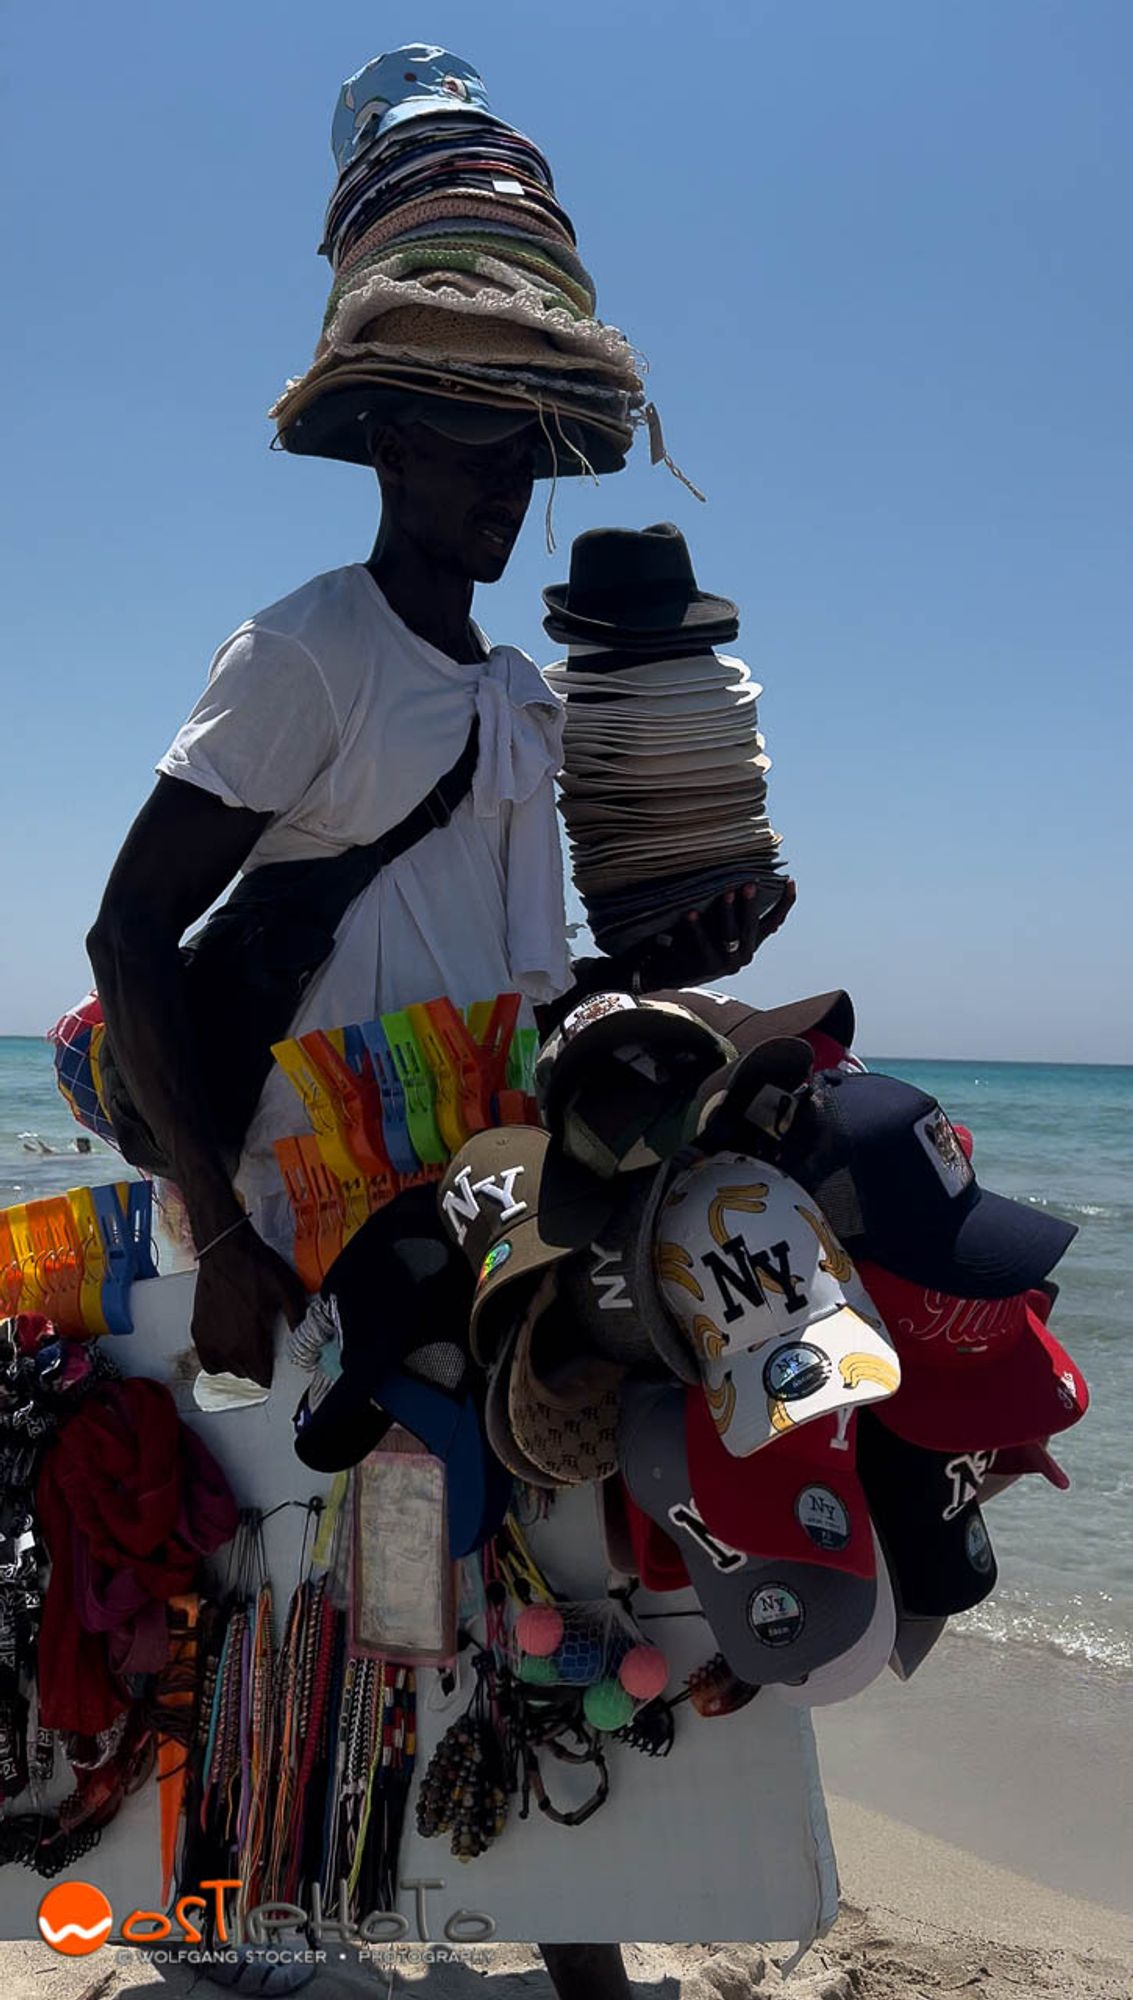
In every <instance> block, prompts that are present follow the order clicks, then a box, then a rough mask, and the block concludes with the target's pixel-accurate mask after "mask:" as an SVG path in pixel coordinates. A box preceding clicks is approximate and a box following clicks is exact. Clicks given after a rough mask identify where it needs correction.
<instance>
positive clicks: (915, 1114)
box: [783, 1070, 1077, 1299]
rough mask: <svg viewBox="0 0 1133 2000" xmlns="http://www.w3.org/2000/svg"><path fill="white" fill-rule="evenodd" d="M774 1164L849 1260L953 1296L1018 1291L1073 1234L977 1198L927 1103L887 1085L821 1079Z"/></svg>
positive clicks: (932, 1101) (956, 1148) (1025, 1211)
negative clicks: (810, 1201)
mask: <svg viewBox="0 0 1133 2000" xmlns="http://www.w3.org/2000/svg"><path fill="white" fill-rule="evenodd" d="M783 1164H784V1166H786V1167H787V1169H788V1171H789V1172H790V1173H791V1174H793V1175H794V1178H795V1179H796V1180H797V1181H800V1182H801V1183H802V1185H803V1186H804V1187H805V1188H807V1189H809V1191H810V1193H811V1194H812V1195H813V1196H814V1197H815V1200H816V1201H817V1202H819V1203H820V1205H821V1207H822V1208H823V1210H824V1212H825V1214H826V1215H827V1217H828V1218H829V1221H830V1224H831V1227H832V1228H833V1230H834V1232H835V1234H836V1235H837V1237H838V1238H839V1240H840V1242H842V1243H843V1244H844V1245H845V1247H846V1249H847V1250H849V1252H850V1253H851V1255H852V1256H854V1257H868V1258H869V1260H870V1261H871V1262H872V1263H875V1264H882V1265H884V1267H885V1269H886V1270H887V1271H893V1272H895V1273H896V1274H897V1276H898V1277H902V1278H910V1279H912V1280H914V1281H915V1282H916V1283H918V1284H921V1285H932V1286H935V1287H937V1288H938V1289H939V1290H941V1291H944V1292H950V1293H953V1294H954V1295H955V1296H957V1297H958V1298H967V1299H995V1298H1008V1297H1010V1296H1011V1295H1012V1294H1013V1293H1016V1292H1024V1291H1027V1290H1028V1289H1029V1288H1030V1287H1031V1286H1033V1285H1037V1284H1038V1283H1039V1282H1040V1280H1041V1279H1043V1278H1045V1277H1047V1276H1048V1274H1049V1273H1050V1272H1051V1271H1052V1270H1053V1268H1054V1266H1055V1265H1056V1264H1057V1262H1058V1260H1059V1258H1060V1257H1061V1256H1062V1255H1063V1253H1064V1252H1065V1250H1066V1249H1067V1247H1068V1245H1069V1244H1070V1243H1071V1242H1073V1240H1074V1237H1075V1235H1076V1234H1077V1230H1076V1228H1075V1226H1074V1224H1073V1223H1070V1222H1064V1221H1063V1220H1062V1218H1061V1217H1060V1216H1055V1215H1050V1214H1048V1213H1047V1212H1046V1211H1045V1210H1043V1209H1039V1208H1031V1207H1029V1206H1027V1205H1026V1204H1025V1203H1023V1202H1017V1201H1009V1200H1008V1199H1007V1198H1006V1196H1004V1195H998V1194H991V1193H989V1191H988V1190H987V1189H986V1188H982V1187H981V1186H980V1184H979V1182H978V1181H977V1179H976V1176H975V1173H974V1171H973V1169H972V1165H971V1162H970V1161H969V1159H968V1158H967V1155H966V1153H965V1151H964V1147H963V1145H962V1144H961V1142H960V1139H959V1138H958V1136H957V1134H956V1132H955V1130H954V1128H953V1126H952V1125H951V1124H950V1122H949V1120H948V1118H947V1117H946V1116H945V1113H944V1112H943V1111H942V1110H941V1107H940V1105H939V1104H938V1103H937V1100H936V1098H935V1097H930V1096H928V1094H927V1093H926V1092H925V1091H923V1090H918V1089H916V1087H915V1086H914V1085H913V1084H910V1083H902V1082H900V1081H899V1080H898V1078H896V1077H893V1076H883V1075H880V1074H878V1073H876V1072H873V1073H870V1074H860V1075H856V1076H847V1075H845V1074H843V1073H842V1072H841V1071H839V1070H823V1071H821V1072H820V1073H819V1075H818V1076H816V1077H815V1079H814V1082H813V1084H812V1086H811V1091H810V1098H809V1103H808V1106H807V1107H806V1111H805V1114H800V1116H799V1117H797V1118H796V1119H795V1122H794V1124H793V1126H792V1128H791V1132H790V1134H789V1136H788V1139H787V1141H786V1143H785V1146H784V1150H783Z"/></svg>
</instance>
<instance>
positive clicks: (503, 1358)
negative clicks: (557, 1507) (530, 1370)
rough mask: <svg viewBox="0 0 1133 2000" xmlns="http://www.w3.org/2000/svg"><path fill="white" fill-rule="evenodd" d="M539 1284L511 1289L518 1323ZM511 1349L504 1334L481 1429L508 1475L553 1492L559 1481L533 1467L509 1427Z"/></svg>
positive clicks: (490, 1372) (492, 1369)
mask: <svg viewBox="0 0 1133 2000" xmlns="http://www.w3.org/2000/svg"><path fill="white" fill-rule="evenodd" d="M539 1282H540V1281H539V1280H538V1279H536V1280H535V1281H534V1282H533V1283H532V1284H529V1285H528V1286H527V1287H521V1286H518V1285H513V1286H512V1288H511V1290H510V1292H509V1293H508V1295H507V1300H506V1302H505V1303H506V1305H508V1306H510V1308H511V1311H512V1312H513V1313H514V1314H515V1315H516V1316H517V1320H518V1318H521V1317H522V1315H523V1313H524V1312H525V1311H526V1309H527V1305H528V1304H529V1303H530V1300H531V1297H532V1296H533V1294H534V1293H535V1292H536V1291H538V1289H539ZM501 1310H503V1305H501ZM514 1345H515V1343H514V1340H513V1339H511V1338H509V1337H508V1334H506V1333H505V1335H504V1337H503V1339H502V1340H501V1342H500V1346H499V1350H498V1352H497V1354H496V1356H495V1358H494V1360H493V1361H492V1363H491V1366H490V1367H489V1369H488V1377H487V1387H486V1390H485V1394H484V1429H485V1431H486V1433H487V1438H488V1443H489V1444H490V1445H491V1447H492V1450H493V1451H494V1452H495V1455H496V1457H497V1458H498V1459H499V1461H500V1464H501V1465H504V1466H506V1467H507V1469H508V1471H509V1472H511V1473H513V1474H514V1475H515V1477H516V1479H522V1480H523V1481H524V1483H525V1485H527V1486H539V1487H542V1488H544V1489H545V1490H546V1491H547V1492H553V1491H554V1489H555V1488H556V1487H557V1486H559V1485H561V1483H562V1482H561V1480H558V1479H555V1478H553V1477H552V1475H551V1474H550V1473H549V1472H547V1471H545V1470H544V1468H543V1467H542V1466H541V1465H536V1463H535V1461H534V1459H532V1458H529V1457H528V1455H527V1453H526V1452H525V1451H524V1450H523V1447H522V1446H521V1444H520V1442H519V1440H518V1438H517V1437H516V1435H515V1432H514V1431H513V1430H512V1427H511V1415H510V1413H509V1410H508V1389H509V1387H510V1385H511V1363H512V1353H513V1349H514Z"/></svg>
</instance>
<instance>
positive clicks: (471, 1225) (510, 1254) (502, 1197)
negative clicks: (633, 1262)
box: [437, 1125, 611, 1363]
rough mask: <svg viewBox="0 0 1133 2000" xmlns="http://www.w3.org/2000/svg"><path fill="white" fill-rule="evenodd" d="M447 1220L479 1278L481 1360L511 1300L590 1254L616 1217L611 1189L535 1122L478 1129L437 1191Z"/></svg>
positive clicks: (474, 1326)
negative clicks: (516, 1290) (581, 1253)
mask: <svg viewBox="0 0 1133 2000" xmlns="http://www.w3.org/2000/svg"><path fill="white" fill-rule="evenodd" d="M437 1198H438V1201H439V1204H440V1212H441V1221H442V1223H443V1225H444V1228H445V1230H446V1231H447V1233H448V1235H449V1237H450V1238H451V1239H452V1241H453V1242H454V1243H456V1244H458V1245H459V1246H460V1248H461V1250H462V1251H463V1253H464V1255H465V1257H466V1258H467V1260H468V1262H469V1263H470V1264H471V1266H472V1269H473V1271H474V1273H475V1276H476V1290H475V1294H474V1297H473V1301H472V1311H471V1324H470V1337H471V1343H472V1352H473V1354H474V1355H475V1357H476V1359H477V1360H478V1361H480V1362H482V1363H487V1362H488V1361H490V1360H491V1358H492V1356H493V1354H494V1353H495V1350H496V1347H497V1345H498V1341H499V1338H500V1336H501V1333H502V1331H503V1326H502V1323H501V1315H500V1312H499V1311H498V1310H497V1308H498V1307H500V1306H502V1305H505V1304H507V1305H510V1306H511V1309H512V1311H513V1313H514V1311H515V1309H516V1308H515V1302H514V1301H511V1300H508V1299H507V1297H506V1295H507V1294H508V1293H509V1292H510V1291H511V1290H512V1288H513V1287H514V1286H515V1285H516V1284H517V1283H521V1282H523V1281H526V1283H527V1285H528V1287H529V1288H533V1285H534V1282H535V1280H537V1279H538V1277H539V1276H541V1274H542V1273H543V1272H544V1271H545V1270H547V1269H548V1267H549V1266H550V1265H552V1264H556V1263H558V1262H559V1261H560V1260H561V1259H562V1258H564V1257H570V1256H572V1255H573V1254H574V1253H575V1252H576V1251H578V1250H582V1249H584V1248H585V1247H586V1246H587V1245H588V1244H589V1243H591V1242H592V1241H593V1240H594V1238H595V1236H596V1235H597V1234H598V1232H599V1231H600V1230H601V1228H602V1226H603V1224H604V1222H605V1221H606V1218H607V1216H608V1215H609V1213H610V1207H611V1196H610V1192H609V1189H608V1188H607V1186H606V1185H605V1184H604V1183H603V1182H602V1181H599V1180H597V1179H595V1177H594V1176H593V1175H592V1174H588V1173H587V1172H586V1171H585V1170H584V1169H583V1168H581V1167H579V1166H577V1165H575V1163H574V1162H573V1161H571V1160H565V1159H563V1157H562V1155H561V1154H560V1153H558V1152H557V1151H554V1150H552V1148H551V1142H550V1138H549V1136H548V1134H547V1133H546V1132H541V1131H539V1130H538V1129H537V1128H536V1127H535V1126H533V1125H501V1126H497V1127H495V1128H494V1129H493V1130H492V1131H489V1132H477V1133H476V1134H475V1135H474V1136H473V1137H472V1138H471V1139H469V1140H468V1141H467V1142H466V1144H465V1145H463V1146H462V1147H461V1149H460V1151H459V1153H457V1154H456V1155H455V1156H454V1158H453V1159H452V1160H451V1161H450V1163H449V1166H448V1168H447V1169H446V1172H445V1175H444V1179H443V1180H442V1181H441V1184H440V1188H439V1191H438V1197H437Z"/></svg>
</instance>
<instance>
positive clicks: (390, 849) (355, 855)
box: [319, 715, 480, 914]
mask: <svg viewBox="0 0 1133 2000" xmlns="http://www.w3.org/2000/svg"><path fill="white" fill-rule="evenodd" d="M479 751H480V718H479V716H478V715H474V716H473V718H472V727H471V728H470V730H469V732H468V737H467V740H466V742H465V745H464V748H463V750H462V751H461V753H460V755H459V757H458V758H457V760H456V763H455V764H453V765H452V767H451V768H450V769H449V770H447V771H446V772H445V774H444V776H443V778H438V779H437V782H436V784H435V785H434V786H433V789H432V791H431V792H430V793H429V796H428V798H425V799H422V801H421V803H420V805H419V806H414V808H413V811H412V812H410V813H406V815H405V818H404V819H402V820H399V821H398V823H397V825H396V826H391V827H390V829H389V832H388V833H383V834H380V835H379V836H378V838H377V840H371V841H369V842H368V843H367V845H366V846H365V847H348V848H347V849H346V850H345V852H344V853H342V854H337V855H335V857H334V860H333V861H323V862H320V863H319V867H320V870H326V871H330V870H332V869H333V870H334V888H335V890H336V891H339V890H340V891H341V892H342V896H341V900H342V910H343V914H345V912H346V909H347V907H348V906H349V904H351V903H352V902H353V901H354V898H355V897H356V896H360V895H361V893H362V891H363V889H365V888H367V887H368V885H369V884H370V883H371V882H372V881H373V879H374V877H375V875H377V874H378V873H379V872H380V870H381V869H383V868H388V867H389V865H390V863H391V861H396V860H397V859H398V858H399V856H401V855H402V854H408V852H409V849H410V848H411V847H416V845H417V842H418V841H419V840H424V838H425V835H426V834H427V833H432V831H433V829H434V827H440V826H447V825H448V823H449V821H450V819H451V818H452V816H453V814H454V812H455V811H456V809H457V807H458V806H459V805H462V804H463V803H464V800H465V799H466V798H467V797H468V794H469V792H470V791H471V790H472V780H473V778H474V776H475V774H476V759H477V757H478V755H479Z"/></svg>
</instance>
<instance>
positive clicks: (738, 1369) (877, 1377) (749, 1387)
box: [701, 1305, 901, 1458]
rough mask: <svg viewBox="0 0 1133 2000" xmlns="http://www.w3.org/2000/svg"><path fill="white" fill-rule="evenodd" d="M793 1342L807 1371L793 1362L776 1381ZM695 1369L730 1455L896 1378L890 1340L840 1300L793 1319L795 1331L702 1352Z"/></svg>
mask: <svg viewBox="0 0 1133 2000" xmlns="http://www.w3.org/2000/svg"><path fill="white" fill-rule="evenodd" d="M800 1350H802V1351H803V1358H804V1360H805V1359H808V1358H809V1359H812V1360H813V1373H810V1372H809V1371H808V1370H807V1369H806V1367H805V1366H804V1367H793V1368H792V1370H791V1375H792V1378H793V1379H791V1380H790V1381H788V1382H786V1383H785V1385H784V1387H782V1388H777V1387H776V1376H777V1375H778V1374H781V1373H784V1370H783V1368H782V1363H783V1362H784V1361H785V1360H787V1361H789V1360H790V1359H791V1358H792V1357H793V1356H796V1355H798V1354H799V1352H800ZM777 1363H778V1364H780V1365H779V1366H777V1365H776V1364H777ZM701 1372H702V1375H703V1379H704V1385H705V1390H706V1392H707V1395H708V1403H709V1407H710V1408H711V1409H712V1411H713V1415H714V1416H715V1419H716V1427H717V1429H718V1431H719V1433H720V1436H721V1438H722V1439H723V1442H724V1444H725V1445H726V1447H727V1449H728V1450H729V1451H730V1452H731V1453H732V1454H733V1456H734V1457H736V1458H747V1457H748V1456H749V1454H750V1453H751V1452H753V1451H759V1450H760V1449H761V1448H762V1447H763V1446H765V1445H769V1444H770V1443H771V1442H772V1440H773V1439H775V1438H777V1437H782V1436H784V1435H786V1434H787V1433H789V1432H790V1431H792V1430H794V1429H795V1427H796V1426H797V1425H800V1424H806V1423H810V1422H811V1421H812V1420H813V1419H814V1418H816V1417H828V1416H832V1415H834V1414H836V1413H837V1412H838V1411H839V1410H855V1409H859V1408H861V1407H862V1406H863V1405H865V1404H867V1403H878V1402H882V1401H883V1400H884V1399H885V1398H887V1397H889V1396H892V1395H893V1394H894V1392H895V1391H896V1390H897V1388H898V1387H899V1385H900V1381H901V1368H900V1363H899V1362H898V1359H897V1355H896V1351H895V1349H894V1348H893V1346H892V1345H891V1343H890V1342H889V1341H888V1340H887V1339H886V1338H885V1337H884V1335H882V1334H879V1333H878V1332H877V1331H876V1329H875V1328H874V1327H873V1326H871V1325H870V1324H869V1322H868V1320H866V1319H863V1317H862V1316H861V1314H860V1313H857V1312H855V1311H854V1309H853V1307H852V1306H848V1305H846V1306H840V1307H839V1308H838V1310H837V1311H836V1312H832V1313H827V1314H826V1315H825V1317H824V1318H822V1319H818V1320H813V1321H812V1322H811V1323H810V1325H809V1326H806V1327H800V1329H799V1332H798V1336H797V1338H796V1339H791V1340H782V1339H780V1340H766V1341H764V1342H762V1344H761V1345H760V1346H759V1347H748V1348H741V1349H740V1350H739V1351H738V1352H734V1353H731V1354H723V1355H721V1356H720V1358H719V1360H712V1361H708V1360H705V1361H703V1362H702V1363H701ZM769 1385H770V1386H769ZM811 1385H812V1386H811ZM784 1390H785V1392H784Z"/></svg>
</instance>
